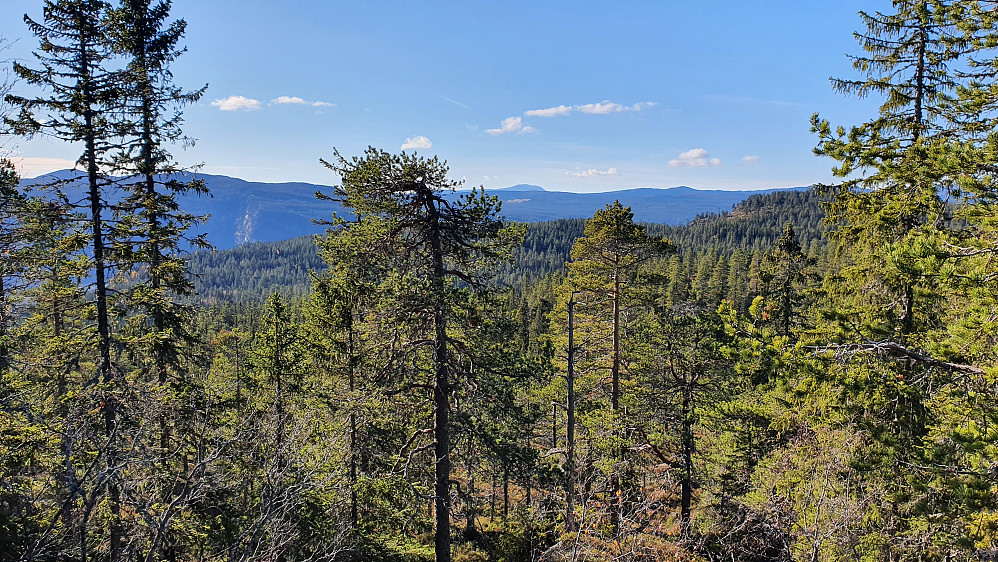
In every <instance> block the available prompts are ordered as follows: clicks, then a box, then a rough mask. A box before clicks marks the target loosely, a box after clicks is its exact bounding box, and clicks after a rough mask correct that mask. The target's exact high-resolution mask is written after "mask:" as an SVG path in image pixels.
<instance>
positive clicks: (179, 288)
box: [0, 0, 998, 562]
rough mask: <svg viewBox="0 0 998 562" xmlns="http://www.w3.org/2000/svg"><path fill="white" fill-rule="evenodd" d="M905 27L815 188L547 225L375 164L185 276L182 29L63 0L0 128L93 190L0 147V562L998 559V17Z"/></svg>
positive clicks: (829, 144)
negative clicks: (668, 217) (317, 223)
mask: <svg viewBox="0 0 998 562" xmlns="http://www.w3.org/2000/svg"><path fill="white" fill-rule="evenodd" d="M892 6H893V10H892V11H891V12H890V13H887V14H882V13H879V12H878V13H873V14H864V15H863V17H862V19H861V24H862V28H861V30H860V31H859V32H858V33H857V38H858V39H859V42H860V46H861V49H862V51H861V53H860V54H859V55H857V56H855V57H854V58H853V59H852V60H853V62H854V66H855V68H856V70H857V71H858V72H857V75H856V76H853V77H848V78H844V79H836V80H833V86H834V87H835V88H836V89H837V90H839V91H841V92H842V93H845V94H852V95H857V96H861V97H868V98H870V99H872V100H876V101H878V102H879V103H880V106H879V108H878V110H877V111H876V112H875V113H874V114H872V115H870V116H869V117H868V119H867V120H866V121H865V122H862V123H855V124H847V125H842V126H838V125H836V124H833V123H830V122H828V121H826V120H824V119H822V118H821V117H820V116H819V115H817V114H816V115H814V117H813V118H812V120H811V128H812V133H813V134H814V138H815V147H814V152H815V153H816V154H817V155H819V156H822V157H824V158H825V159H827V160H828V162H829V166H830V167H832V169H833V173H834V174H835V177H836V178H837V181H836V182H834V183H830V184H828V185H819V186H816V188H815V189H814V190H813V191H807V192H803V191H799V192H798V191H790V192H779V193H770V194H761V195H753V196H752V197H749V198H748V199H747V200H746V201H744V202H742V203H739V204H738V205H736V206H735V207H734V208H733V209H732V210H731V211H730V212H726V213H722V214H716V215H703V216H700V217H698V218H696V219H695V220H692V221H690V222H689V223H687V224H685V225H681V226H667V225H662V224H643V223H641V222H640V221H638V220H637V219H636V218H635V212H634V209H633V208H632V207H630V206H628V205H625V204H622V203H621V202H619V201H618V202H608V203H607V204H605V205H603V206H602V207H600V208H598V209H597V210H595V212H594V213H593V214H592V216H590V217H588V218H586V219H583V220H561V221H553V222H544V223H531V224H527V225H524V224H520V223H517V222H514V221H510V220H507V219H506V218H504V217H503V216H502V214H501V213H500V212H499V211H500V206H501V204H500V200H499V198H498V197H494V196H491V195H489V194H487V193H485V192H482V191H480V190H473V191H470V192H462V193H455V190H456V188H457V187H458V186H459V185H461V184H460V182H459V181H457V180H455V179H454V178H453V177H452V176H451V170H450V169H449V168H448V166H447V165H446V164H445V163H444V161H442V160H440V159H438V158H436V157H426V156H420V155H416V154H415V153H409V152H405V151H402V152H401V153H393V152H389V151H386V150H382V149H378V148H374V147H371V148H368V149H367V150H366V151H363V152H362V153H361V154H358V155H343V154H341V153H340V152H338V151H334V152H333V155H332V156H331V157H330V158H328V159H327V160H323V163H324V164H325V165H326V166H327V167H328V168H329V170H330V172H331V173H332V174H334V176H335V177H338V178H339V183H338V184H337V185H335V186H333V187H332V188H331V189H330V190H329V192H328V193H323V194H321V195H320V197H319V198H318V199H317V202H316V204H317V205H320V206H322V205H328V212H327V213H325V214H324V216H322V217H316V218H322V219H323V220H326V221H328V224H327V226H328V228H327V230H326V231H325V233H324V234H323V235H322V236H320V237H319V238H317V239H314V240H313V239H310V238H307V237H306V238H295V239H291V240H287V241H284V242H279V243H271V244H248V245H244V246H241V247H239V248H236V249H234V250H230V251H226V252H217V253H194V254H193V255H191V254H190V253H189V252H188V248H191V247H194V248H202V247H204V246H205V244H204V240H202V239H200V237H198V236H196V234H195V233H196V232H199V230H198V226H199V224H200V223H201V221H202V220H204V217H201V216H199V215H198V214H197V212H196V211H192V210H191V209H188V208H185V207H184V206H183V205H182V204H181V202H182V201H183V200H184V198H185V197H191V196H193V195H196V194H203V193H204V192H205V191H206V188H205V185H204V184H203V183H202V182H199V181H197V180H196V179H195V178H196V176H192V175H191V174H190V173H189V172H190V170H185V169H183V168H182V166H180V165H179V164H177V162H176V161H175V159H174V158H173V157H172V156H171V154H170V150H171V149H172V148H176V147H177V146H183V145H186V144H187V143H188V139H187V138H186V137H185V136H184V134H183V131H182V125H183V121H182V116H183V110H184V109H185V108H186V107H188V106H190V105H191V104H193V103H195V102H197V101H198V100H199V99H200V98H201V96H202V94H203V92H204V90H203V89H197V90H187V89H185V88H183V87H182V86H180V85H177V84H175V83H174V77H173V74H172V73H171V71H170V65H171V63H173V62H174V61H175V60H177V59H178V57H181V56H182V55H183V53H184V49H183V48H182V46H181V40H182V38H183V35H184V32H185V23H184V21H183V20H173V19H172V16H171V15H170V9H171V6H170V3H169V2H168V1H166V2H151V1H149V0H123V1H121V2H120V3H118V4H116V5H114V6H112V5H109V4H107V3H104V2H97V1H88V0H51V1H48V2H46V3H45V9H44V11H43V17H42V18H41V19H39V20H37V21H36V20H33V19H31V18H30V17H26V22H27V24H28V27H29V29H30V30H31V32H32V33H33V34H34V35H35V36H36V38H37V40H38V47H37V50H36V55H37V57H36V58H35V59H33V60H32V61H30V62H24V63H17V64H15V65H14V66H13V71H14V73H15V75H16V77H17V78H18V79H19V80H21V81H22V82H23V83H26V84H28V85H30V86H31V87H30V88H23V89H17V88H15V85H14V84H13V83H9V82H8V83H5V84H6V85H5V86H4V87H3V88H4V91H3V93H4V94H5V95H4V100H5V103H6V104H8V105H6V106H4V107H5V109H4V110H3V118H4V123H5V124H6V126H7V127H8V128H9V129H10V131H11V132H13V133H15V134H16V135H19V136H21V137H28V136H33V135H44V136H45V137H46V138H49V139H54V140H55V141H58V142H64V143H67V145H68V146H74V147H78V148H79V149H80V150H82V152H81V155H80V159H79V167H80V169H81V171H82V175H81V178H80V180H79V181H82V182H83V186H84V187H83V188H82V191H81V190H79V189H77V190H76V191H73V196H72V197H71V196H69V195H68V190H67V189H65V188H66V186H65V184H64V183H61V182H60V181H54V182H52V183H49V184H46V185H39V186H34V187H32V188H31V189H27V188H25V186H24V185H23V184H21V183H20V181H19V178H18V176H17V174H16V172H15V168H14V166H13V164H12V163H11V162H10V161H9V159H2V161H0V190H2V192H0V195H2V196H0V255H2V256H3V259H2V261H0V562H8V561H10V562H13V561H18V562H21V561H39V562H40V561H46V562H48V561H53V562H54V561H60V562H61V561H66V560H79V561H81V562H86V561H88V560H108V561H109V562H124V561H126V560H128V561H133V560H134V561H138V560H142V561H201V560H210V561H222V560H225V561H259V562H272V561H303V562H304V561H311V560H331V561H360V560H385V561H394V562H419V561H425V562H429V561H436V562H450V561H454V562H459V561H460V562H472V561H486V560H489V561H506V562H513V561H534V560H536V561H545V562H555V561H573V562H583V561H586V562H595V561H611V560H614V561H620V560H625V561H705V562H706V561H711V562H713V561H717V562H722V561H724V562H727V561H790V560H794V561H809V562H815V561H818V560H822V561H824V560H843V561H844V560H869V561H873V560H877V561H881V560H882V561H891V562H893V561H902V560H905V561H907V560H924V561H938V562H943V561H957V560H960V561H973V560H994V559H996V557H998V481H996V473H998V470H996V467H998V432H996V431H995V428H996V427H998V384H996V379H998V363H996V356H998V260H996V259H995V258H996V255H998V175H996V174H998V169H996V167H995V161H996V157H995V155H996V154H998V133H996V130H998V120H996V118H998V115H996V113H998V109H996V108H998V80H996V78H995V77H996V69H998V54H996V48H995V45H998V6H996V5H995V4H994V3H991V2H976V1H967V0H945V1H943V0H940V1H933V2H902V1H897V2H894V3H893V4H892ZM844 33H847V31H844ZM24 92H28V93H24ZM301 101H304V100H301ZM606 103H609V102H606ZM452 105H453V104H452ZM597 105H599V104H597ZM611 105H613V104H611ZM606 107H607V106H604V105H600V108H601V109H600V110H601V111H604V110H607V109H605V108H606ZM638 107H643V106H641V105H640V104H639V105H638ZM625 109H626V108H623V107H622V106H621V109H620V112H623V111H624V110H625ZM569 110H571V111H575V110H574V109H572V108H568V107H567V106H564V107H556V108H552V109H551V110H547V111H548V113H550V115H549V116H554V115H555V113H556V112H564V111H569ZM589 110H590V111H592V110H593V109H592V108H589ZM632 112H633V106H632ZM535 113H536V111H535ZM510 119H512V120H507V121H504V124H503V127H504V129H509V130H508V131H506V132H510V131H512V130H514V129H516V130H519V132H531V131H530V130H524V129H525V127H523V126H522V124H521V123H520V120H519V118H515V119H514V118H510ZM504 129H494V130H493V131H494V132H495V135H499V134H502V133H503V131H504ZM486 134H492V133H488V132H487V133H486ZM410 140H411V139H410ZM423 140H427V139H425V138H424V139H423ZM4 146H6V145H4V144H2V143H0V147H4ZM691 152H692V153H693V154H690V153H686V156H687V158H686V161H685V164H684V162H679V164H680V165H688V164H689V161H690V159H691V158H693V159H697V158H699V157H698V156H697V155H698V154H700V153H701V152H704V153H705V151H691ZM681 156H682V155H681ZM699 159H700V160H702V161H703V162H702V163H703V164H704V166H708V167H709V166H710V165H711V162H712V161H711V160H708V159H707V158H706V156H703V158H699ZM719 162H720V161H719V160H718V161H717V163H718V164H719ZM591 172H592V174H600V173H603V174H606V173H609V172H608V171H603V172H601V171H600V170H596V169H594V170H592V171H591ZM614 173H615V169H614ZM578 174H579V175H580V176H583V177H589V176H592V174H590V173H589V171H586V172H583V171H579V172H578ZM587 174H588V175H587ZM313 244H314V245H313ZM310 272H311V273H310ZM275 287H276V288H278V289H279V290H278V291H276V292H274V291H273V289H274V288H275ZM282 292H283V294H281V293H282ZM264 293H272V294H270V295H269V296H268V297H267V298H266V299H263V298H262V296H263V295H264Z"/></svg>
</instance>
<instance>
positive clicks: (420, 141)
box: [402, 135, 433, 150]
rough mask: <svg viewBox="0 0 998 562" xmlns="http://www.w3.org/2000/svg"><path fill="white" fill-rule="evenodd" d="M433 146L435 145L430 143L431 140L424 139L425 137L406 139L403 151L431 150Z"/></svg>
mask: <svg viewBox="0 0 998 562" xmlns="http://www.w3.org/2000/svg"><path fill="white" fill-rule="evenodd" d="M432 146H433V143H432V142H430V139H428V138H426V137H424V136H423V135H419V136H417V137H412V138H411V139H405V143H404V144H402V150H406V149H409V148H430V147H432Z"/></svg>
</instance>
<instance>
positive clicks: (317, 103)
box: [312, 101, 336, 107]
mask: <svg viewBox="0 0 998 562" xmlns="http://www.w3.org/2000/svg"><path fill="white" fill-rule="evenodd" d="M312 107H336V104H335V103H329V102H328V101H314V102H312Z"/></svg>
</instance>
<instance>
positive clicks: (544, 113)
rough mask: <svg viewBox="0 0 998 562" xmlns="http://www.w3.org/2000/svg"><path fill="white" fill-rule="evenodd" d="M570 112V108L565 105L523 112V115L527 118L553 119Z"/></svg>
mask: <svg viewBox="0 0 998 562" xmlns="http://www.w3.org/2000/svg"><path fill="white" fill-rule="evenodd" d="M571 112H572V108H571V107H569V106H567V105H559V106H557V107H549V108H547V109H530V110H527V111H524V112H523V114H524V115H526V116H527V117H554V116H556V115H568V114H569V113H571Z"/></svg>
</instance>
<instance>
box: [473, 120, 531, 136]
mask: <svg viewBox="0 0 998 562" xmlns="http://www.w3.org/2000/svg"><path fill="white" fill-rule="evenodd" d="M536 131H537V129H535V128H533V127H531V126H529V125H524V124H523V118H521V117H507V118H505V119H503V120H502V123H501V124H500V125H499V128H498V129H485V132H486V133H488V134H490V135H502V134H505V133H516V134H518V135H522V134H524V133H533V132H536Z"/></svg>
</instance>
